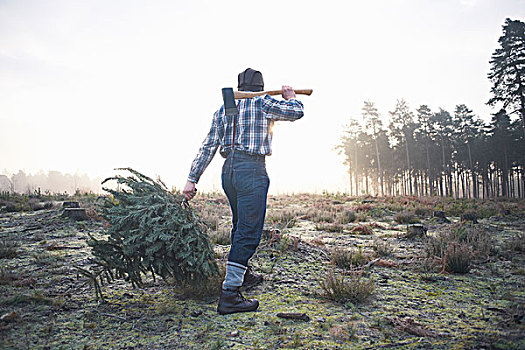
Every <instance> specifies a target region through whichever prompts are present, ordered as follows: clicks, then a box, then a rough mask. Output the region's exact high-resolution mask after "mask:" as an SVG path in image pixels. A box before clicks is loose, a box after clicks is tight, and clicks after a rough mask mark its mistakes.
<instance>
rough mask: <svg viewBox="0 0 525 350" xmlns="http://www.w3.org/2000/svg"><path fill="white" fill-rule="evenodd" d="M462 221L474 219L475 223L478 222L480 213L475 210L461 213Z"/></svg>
mask: <svg viewBox="0 0 525 350" xmlns="http://www.w3.org/2000/svg"><path fill="white" fill-rule="evenodd" d="M461 221H472V223H473V224H477V223H478V214H477V213H476V212H475V211H467V212H465V213H463V214H461Z"/></svg>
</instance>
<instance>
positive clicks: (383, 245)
mask: <svg viewBox="0 0 525 350" xmlns="http://www.w3.org/2000/svg"><path fill="white" fill-rule="evenodd" d="M372 249H373V250H374V252H375V254H376V256H379V257H385V256H390V255H392V251H393V249H392V246H391V245H390V243H389V242H388V241H383V240H381V239H374V241H373V243H372Z"/></svg>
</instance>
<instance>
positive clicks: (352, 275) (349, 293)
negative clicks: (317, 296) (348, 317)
mask: <svg viewBox="0 0 525 350" xmlns="http://www.w3.org/2000/svg"><path fill="white" fill-rule="evenodd" d="M319 286H320V287H321V290H322V294H321V296H322V297H324V298H326V299H329V300H333V301H336V302H340V303H344V302H348V301H350V302H352V303H358V302H363V301H365V300H366V299H368V298H369V297H370V296H371V295H372V294H373V292H374V291H375V282H374V280H373V279H371V278H370V279H366V278H364V277H363V271H359V270H353V269H352V270H348V271H345V272H344V273H342V274H337V273H336V272H335V271H334V270H331V271H329V272H328V273H327V275H326V277H325V278H324V279H322V280H321V281H320V282H319Z"/></svg>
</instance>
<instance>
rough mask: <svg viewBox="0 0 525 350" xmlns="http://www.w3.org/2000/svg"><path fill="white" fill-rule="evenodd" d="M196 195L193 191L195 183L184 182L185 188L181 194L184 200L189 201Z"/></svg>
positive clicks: (195, 191)
mask: <svg viewBox="0 0 525 350" xmlns="http://www.w3.org/2000/svg"><path fill="white" fill-rule="evenodd" d="M196 193H197V190H196V189H195V183H193V182H191V181H188V182H186V186H184V190H182V194H183V195H184V197H185V198H186V200H191V199H192V198H193V197H195V194H196Z"/></svg>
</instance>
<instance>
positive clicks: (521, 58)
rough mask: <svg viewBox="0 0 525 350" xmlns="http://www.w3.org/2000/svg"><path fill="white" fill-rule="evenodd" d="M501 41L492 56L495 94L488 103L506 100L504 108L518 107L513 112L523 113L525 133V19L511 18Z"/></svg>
mask: <svg viewBox="0 0 525 350" xmlns="http://www.w3.org/2000/svg"><path fill="white" fill-rule="evenodd" d="M498 42H499V44H500V47H499V48H497V49H496V51H494V53H493V54H492V58H491V60H490V64H491V65H492V67H491V71H490V73H489V74H488V77H489V79H490V80H491V81H492V83H493V86H492V88H491V92H492V94H493V97H492V98H491V99H490V100H489V102H488V104H489V105H495V104H497V103H503V108H504V109H506V110H509V109H515V110H514V111H511V112H510V114H513V113H515V112H517V113H519V114H520V115H521V121H522V126H523V135H525V23H523V22H521V21H513V20H511V19H510V18H507V19H506V20H505V24H504V25H503V35H502V36H501V37H500V38H499V40H498Z"/></svg>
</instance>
